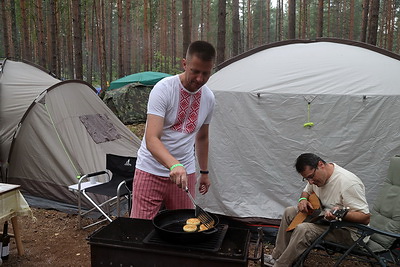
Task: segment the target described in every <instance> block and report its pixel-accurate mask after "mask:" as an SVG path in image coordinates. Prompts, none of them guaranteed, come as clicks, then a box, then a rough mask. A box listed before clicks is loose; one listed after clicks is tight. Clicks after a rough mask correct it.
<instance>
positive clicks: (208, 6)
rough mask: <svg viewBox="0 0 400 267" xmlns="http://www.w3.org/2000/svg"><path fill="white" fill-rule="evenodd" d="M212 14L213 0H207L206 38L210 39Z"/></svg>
mask: <svg viewBox="0 0 400 267" xmlns="http://www.w3.org/2000/svg"><path fill="white" fill-rule="evenodd" d="M210 14H211V0H208V1H207V11H206V18H207V24H206V40H207V41H209V39H210V28H211V27H210Z"/></svg>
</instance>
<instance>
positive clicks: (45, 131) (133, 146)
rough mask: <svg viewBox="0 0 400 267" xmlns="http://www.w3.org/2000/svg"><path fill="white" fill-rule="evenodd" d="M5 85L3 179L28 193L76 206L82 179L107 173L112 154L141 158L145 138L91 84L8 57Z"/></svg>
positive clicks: (0, 79) (0, 76)
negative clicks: (76, 187) (74, 189)
mask: <svg viewBox="0 0 400 267" xmlns="http://www.w3.org/2000/svg"><path fill="white" fill-rule="evenodd" d="M0 87H1V88H0V90H1V91H0V93H1V110H0V121H1V124H0V133H1V142H0V148H1V166H2V180H3V182H7V183H13V184H19V185H21V189H22V191H23V192H24V193H26V194H28V195H32V196H36V197H41V198H45V199H49V200H55V201H58V202H62V203H68V204H75V205H76V195H75V194H74V193H73V192H70V191H69V190H68V186H69V185H72V184H75V183H77V182H78V180H77V177H79V176H81V175H83V174H87V173H90V172H95V171H99V170H104V169H105V164H106V154H108V153H109V154H117V155H122V156H136V152H137V149H138V147H139V145H140V139H139V138H138V137H137V136H135V135H134V134H133V133H132V132H131V131H130V130H129V129H128V128H127V127H126V126H125V125H124V124H123V123H122V122H121V121H120V120H118V118H117V117H116V116H115V115H114V114H113V112H112V111H111V110H110V109H109V108H108V107H107V106H106V105H105V104H104V103H103V102H102V100H101V99H100V98H99V97H98V96H97V94H96V91H95V89H94V88H93V87H92V86H91V85H89V84H88V83H86V82H83V81H78V80H69V81H60V80H59V79H56V78H54V77H51V76H50V75H49V73H48V72H46V71H43V70H42V69H40V68H38V67H37V66H35V65H33V64H29V63H26V62H20V61H14V60H10V59H7V60H5V61H4V62H3V64H2V69H1V73H0Z"/></svg>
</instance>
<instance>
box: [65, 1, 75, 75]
mask: <svg viewBox="0 0 400 267" xmlns="http://www.w3.org/2000/svg"><path fill="white" fill-rule="evenodd" d="M72 1H73V0H70V1H68V16H67V21H68V24H67V49H66V50H67V53H66V55H65V56H66V62H67V69H68V78H69V79H73V77H74V56H73V55H74V48H73V46H74V42H73V37H72V14H71V12H72V10H71V5H72Z"/></svg>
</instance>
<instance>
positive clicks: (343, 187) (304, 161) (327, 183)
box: [264, 153, 370, 266]
mask: <svg viewBox="0 0 400 267" xmlns="http://www.w3.org/2000/svg"><path fill="white" fill-rule="evenodd" d="M295 167H296V170H297V172H298V173H299V174H301V176H302V177H303V181H305V180H307V182H308V183H307V185H306V186H305V188H304V191H303V192H302V194H301V196H300V199H299V201H298V205H297V207H295V206H293V207H288V208H286V209H285V212H284V213H283V216H282V220H281V225H280V228H279V232H278V235H277V239H276V244H275V248H274V250H273V251H272V254H271V255H265V256H264V264H265V265H266V266H291V265H292V264H293V263H295V261H296V259H297V258H298V257H299V256H300V255H301V254H302V253H303V252H304V251H305V250H306V249H307V247H308V246H310V245H311V243H312V242H313V241H314V240H315V239H316V238H318V236H320V235H321V234H322V233H323V232H324V231H325V230H326V229H327V227H328V226H327V225H323V224H315V223H309V222H303V223H301V224H299V225H297V226H296V228H295V229H294V230H293V231H286V229H287V228H288V226H289V225H290V223H291V221H292V220H293V219H294V218H295V216H296V215H297V213H298V212H299V211H300V212H306V213H307V212H308V211H309V209H313V207H312V205H311V203H310V202H309V201H308V197H309V196H310V195H311V194H312V193H315V194H316V195H317V197H318V198H319V199H320V201H321V204H322V206H323V207H324V208H326V210H325V214H324V215H325V217H324V218H325V219H326V220H334V219H335V218H336V217H335V215H333V214H332V210H331V209H332V208H334V207H337V206H339V207H340V206H341V207H346V208H347V207H348V208H349V211H348V213H347V214H346V215H345V216H344V218H343V220H345V221H350V222H356V223H362V224H368V223H369V219H370V213H369V209H368V203H367V200H366V198H365V188H364V184H363V183H362V181H361V180H360V179H359V178H358V177H357V176H356V175H354V174H353V173H351V172H349V171H347V170H345V169H343V168H342V167H340V166H338V165H337V164H335V163H326V162H325V161H324V160H323V159H321V158H320V157H318V156H317V155H315V154H312V153H305V154H302V155H300V156H299V157H298V158H297V160H296V164H295ZM325 239H326V240H330V241H334V242H339V243H343V244H350V243H352V241H353V240H355V239H356V233H354V232H352V231H351V230H350V229H335V230H334V232H332V233H329V234H328V235H327V237H326V238H325Z"/></svg>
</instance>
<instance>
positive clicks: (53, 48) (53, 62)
mask: <svg viewBox="0 0 400 267" xmlns="http://www.w3.org/2000/svg"><path fill="white" fill-rule="evenodd" d="M56 12H57V6H56V0H50V17H49V19H50V36H51V43H50V49H49V51H50V53H51V55H50V64H49V65H50V66H51V67H50V70H51V71H52V72H54V73H55V75H56V76H57V77H60V76H61V75H60V69H59V68H58V65H57V60H59V58H58V57H57V50H58V49H57V41H58V37H57V17H56Z"/></svg>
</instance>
